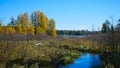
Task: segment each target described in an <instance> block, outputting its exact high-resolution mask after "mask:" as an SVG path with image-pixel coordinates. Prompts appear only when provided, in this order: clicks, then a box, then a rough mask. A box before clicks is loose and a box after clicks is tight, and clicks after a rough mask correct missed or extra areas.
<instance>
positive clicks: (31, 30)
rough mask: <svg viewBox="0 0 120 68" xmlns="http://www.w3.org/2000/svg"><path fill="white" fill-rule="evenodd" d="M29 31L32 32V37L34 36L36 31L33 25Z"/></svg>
mask: <svg viewBox="0 0 120 68" xmlns="http://www.w3.org/2000/svg"><path fill="white" fill-rule="evenodd" d="M29 31H30V33H31V34H32V35H34V33H35V30H34V26H33V25H31V26H30V29H29Z"/></svg>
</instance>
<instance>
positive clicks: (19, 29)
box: [16, 22, 22, 34]
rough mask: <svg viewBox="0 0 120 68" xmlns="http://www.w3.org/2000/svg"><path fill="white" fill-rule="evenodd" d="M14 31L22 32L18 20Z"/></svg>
mask: <svg viewBox="0 0 120 68" xmlns="http://www.w3.org/2000/svg"><path fill="white" fill-rule="evenodd" d="M16 31H17V32H18V33H20V34H22V27H21V24H20V22H18V23H17V27H16Z"/></svg>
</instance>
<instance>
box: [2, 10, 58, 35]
mask: <svg viewBox="0 0 120 68" xmlns="http://www.w3.org/2000/svg"><path fill="white" fill-rule="evenodd" d="M10 20H11V21H10V22H9V24H8V25H6V26H2V22H0V35H6V36H8V35H12V34H14V35H16V34H19V35H28V34H29V35H31V36H34V35H40V36H47V35H49V36H53V37H56V35H57V33H56V23H55V21H54V19H48V18H47V16H45V15H44V13H43V12H40V11H39V10H38V11H34V12H33V13H32V14H31V17H30V16H29V15H28V13H27V12H26V13H23V14H19V15H18V16H17V19H15V18H14V17H12V18H11V19H10Z"/></svg>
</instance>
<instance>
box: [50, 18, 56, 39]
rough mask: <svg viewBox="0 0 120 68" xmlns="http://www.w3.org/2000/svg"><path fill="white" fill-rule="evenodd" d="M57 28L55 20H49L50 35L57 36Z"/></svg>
mask: <svg viewBox="0 0 120 68" xmlns="http://www.w3.org/2000/svg"><path fill="white" fill-rule="evenodd" d="M55 27H56V23H55V21H54V19H50V20H49V34H50V35H51V36H53V37H56V36H57V33H56V29H55Z"/></svg>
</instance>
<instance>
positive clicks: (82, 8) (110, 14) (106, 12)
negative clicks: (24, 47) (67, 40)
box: [0, 0, 120, 30]
mask: <svg viewBox="0 0 120 68" xmlns="http://www.w3.org/2000/svg"><path fill="white" fill-rule="evenodd" d="M36 10H40V11H41V12H44V14H45V15H46V16H47V17H48V18H49V19H51V18H53V19H54V20H55V21H56V29H58V30H83V29H85V30H92V29H93V28H94V30H98V29H100V27H101V25H102V23H103V22H105V20H106V19H108V20H110V21H112V20H114V22H113V24H116V22H115V21H116V20H118V19H119V18H120V0H0V20H1V21H2V25H7V24H8V23H9V22H10V18H11V17H12V16H14V18H15V19H17V16H18V14H21V13H24V12H28V14H29V15H31V13H32V12H34V11H36Z"/></svg>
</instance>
